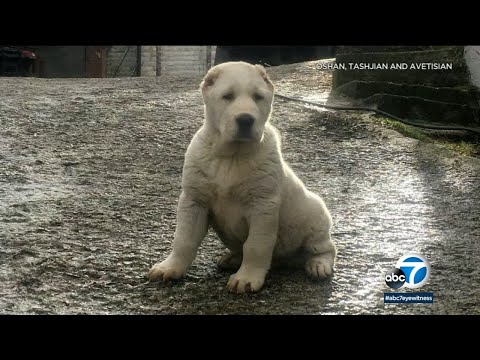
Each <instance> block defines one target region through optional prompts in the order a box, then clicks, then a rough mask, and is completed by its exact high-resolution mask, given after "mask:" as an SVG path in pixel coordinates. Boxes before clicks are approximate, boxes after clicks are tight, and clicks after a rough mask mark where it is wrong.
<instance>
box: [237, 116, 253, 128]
mask: <svg viewBox="0 0 480 360" xmlns="http://www.w3.org/2000/svg"><path fill="white" fill-rule="evenodd" d="M236 120H237V124H238V127H239V128H240V129H242V130H248V129H250V128H251V127H252V125H253V123H254V121H255V118H254V117H253V116H252V115H250V114H240V115H238V116H237V119H236Z"/></svg>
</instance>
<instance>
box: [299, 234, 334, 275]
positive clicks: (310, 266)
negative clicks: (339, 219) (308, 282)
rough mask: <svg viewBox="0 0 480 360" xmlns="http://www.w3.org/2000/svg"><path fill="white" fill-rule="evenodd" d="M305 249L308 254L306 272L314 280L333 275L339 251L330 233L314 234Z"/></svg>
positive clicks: (306, 243)
mask: <svg viewBox="0 0 480 360" xmlns="http://www.w3.org/2000/svg"><path fill="white" fill-rule="evenodd" d="M304 249H305V250H306V252H307V257H306V261H305V271H306V273H307V274H308V275H309V276H310V277H311V278H312V279H315V280H320V279H325V278H327V277H328V276H330V275H332V273H333V264H334V262H335V256H336V253H337V250H336V248H335V245H334V244H333V242H332V240H331V237H330V231H328V230H327V231H322V232H318V233H315V234H312V236H311V237H310V238H309V239H307V241H306V242H305V244H304Z"/></svg>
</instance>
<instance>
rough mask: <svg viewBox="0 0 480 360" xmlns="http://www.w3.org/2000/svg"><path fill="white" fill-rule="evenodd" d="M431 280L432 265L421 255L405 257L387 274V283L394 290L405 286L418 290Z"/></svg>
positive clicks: (407, 255)
mask: <svg viewBox="0 0 480 360" xmlns="http://www.w3.org/2000/svg"><path fill="white" fill-rule="evenodd" d="M429 279H430V264H429V262H428V261H427V259H425V257H423V256H422V255H419V254H406V255H403V256H402V257H401V258H400V259H399V260H398V261H397V264H396V265H395V267H394V268H393V269H391V270H389V271H387V273H386V274H385V283H386V284H387V286H388V287H390V288H392V289H400V288H401V287H402V286H405V287H406V288H409V289H418V288H420V287H422V286H423V285H425V283H426V282H427V281H428V280H429Z"/></svg>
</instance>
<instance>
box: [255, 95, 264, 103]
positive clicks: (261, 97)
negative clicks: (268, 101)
mask: <svg viewBox="0 0 480 360" xmlns="http://www.w3.org/2000/svg"><path fill="white" fill-rule="evenodd" d="M253 98H254V99H255V101H260V100H263V99H264V98H263V96H262V95H260V94H254V95H253Z"/></svg>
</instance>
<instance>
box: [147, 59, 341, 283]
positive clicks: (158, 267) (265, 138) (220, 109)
mask: <svg viewBox="0 0 480 360" xmlns="http://www.w3.org/2000/svg"><path fill="white" fill-rule="evenodd" d="M201 91H202V95H203V99H204V103H205V122H204V124H203V126H202V127H201V128H200V129H199V130H198V132H197V133H196V134H195V136H194V137H193V139H192V141H191V143H190V145H189V147H188V149H187V152H186V155H185V163H184V167H183V178H182V193H181V195H180V199H179V203H178V212H177V227H176V231H175V238H174V240H173V251H172V252H171V254H170V255H169V256H168V257H167V258H166V259H165V260H164V261H163V262H160V263H157V264H155V265H154V266H153V267H152V268H151V270H150V273H149V278H150V281H155V280H164V281H167V280H171V279H178V278H181V277H182V276H184V275H185V274H186V272H187V270H188V268H189V267H190V265H191V264H192V262H193V260H194V259H195V256H196V253H197V249H198V246H199V245H200V243H201V241H202V239H203V238H204V237H205V235H206V233H207V229H208V226H209V225H210V226H212V227H213V229H214V230H215V231H216V232H217V234H218V236H219V237H220V239H221V240H222V242H223V243H224V244H225V246H227V247H228V249H229V250H230V252H228V253H227V254H226V255H225V256H223V258H222V259H220V261H219V266H220V267H222V268H236V269H238V271H237V272H236V273H234V274H233V275H232V276H231V277H230V279H229V281H228V284H227V287H228V289H229V290H230V291H232V292H237V293H243V292H254V291H258V290H259V289H260V288H261V287H262V285H263V283H264V281H265V276H266V275H267V272H268V271H269V269H270V266H271V263H272V259H273V260H275V259H279V260H281V259H289V258H292V257H293V258H296V259H297V260H298V259H300V260H301V261H302V265H303V266H304V267H305V270H306V272H307V274H309V275H310V276H311V277H313V278H315V279H320V278H325V277H327V276H329V275H331V274H332V270H333V264H334V259H335V255H336V249H335V246H334V244H333V243H332V241H331V238H330V231H331V225H332V220H331V217H330V214H329V212H328V210H327V208H326V206H325V204H324V202H323V201H322V199H321V198H320V197H319V196H317V195H315V194H314V193H312V192H310V191H308V190H307V189H306V188H305V186H304V184H303V183H302V181H301V180H299V179H298V178H297V176H296V175H295V174H294V173H293V171H292V170H291V169H290V167H289V166H288V165H287V164H286V163H285V162H284V160H283V158H282V152H281V149H280V136H279V134H278V132H277V130H276V129H275V128H274V127H273V126H272V125H271V124H270V122H269V119H270V114H271V112H272V103H273V84H272V83H271V81H270V79H269V78H268V75H267V73H266V72H265V69H264V68H263V67H262V66H260V65H251V64H247V63H245V62H230V63H224V64H220V65H217V66H215V67H213V68H212V69H210V71H209V72H208V73H207V75H206V76H205V78H204V80H203V82H202V84H201ZM238 267H239V268H238Z"/></svg>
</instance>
